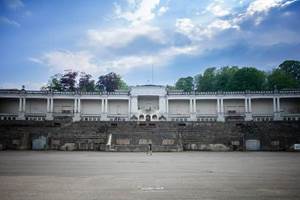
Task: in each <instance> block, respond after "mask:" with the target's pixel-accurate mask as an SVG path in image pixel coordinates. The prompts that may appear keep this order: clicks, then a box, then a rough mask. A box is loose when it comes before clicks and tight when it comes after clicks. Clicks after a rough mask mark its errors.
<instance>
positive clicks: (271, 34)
mask: <svg viewBox="0 0 300 200" xmlns="http://www.w3.org/2000/svg"><path fill="white" fill-rule="evenodd" d="M299 19H300V1H299V0H206V1H204V0H97V1H96V0H91V1H84V0H51V1H49V0H28V1H26V0H0V70H1V73H0V88H12V87H13V88H20V87H21V85H23V84H24V85H26V88H27V89H38V88H40V86H41V85H42V84H45V83H46V82H47V80H48V78H49V76H51V75H53V74H55V73H61V72H63V71H64V70H71V69H72V70H76V71H85V72H88V73H90V74H92V75H93V76H94V77H98V76H99V75H101V74H105V73H108V72H111V71H114V72H116V73H119V74H121V75H122V77H123V78H124V80H125V81H126V82H127V83H128V84H130V85H136V84H149V83H152V78H151V77H152V76H151V74H152V73H151V72H152V68H153V72H154V83H155V84H173V83H174V82H175V81H176V79H177V78H179V77H183V76H189V75H192V76H194V75H195V74H198V73H201V72H203V71H204V70H205V68H207V67H212V66H215V67H221V66H227V65H239V66H255V67H257V68H260V69H263V70H271V69H272V68H273V67H276V66H277V65H278V64H280V63H281V62H282V61H284V60H286V59H296V60H300V20H299ZM152 66H153V67H152Z"/></svg>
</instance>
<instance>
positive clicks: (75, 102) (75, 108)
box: [73, 98, 77, 114]
mask: <svg viewBox="0 0 300 200" xmlns="http://www.w3.org/2000/svg"><path fill="white" fill-rule="evenodd" d="M73 112H74V114H75V113H77V99H76V98H75V99H74V108H73Z"/></svg>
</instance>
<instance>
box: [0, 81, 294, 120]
mask: <svg viewBox="0 0 300 200" xmlns="http://www.w3.org/2000/svg"><path fill="white" fill-rule="evenodd" d="M68 118H69V119H70V118H72V120H73V121H220V122H224V121H229V120H245V121H252V120H253V121H273V120H274V121H280V120H300V91H299V90H289V91H287V90H284V91H257V92H254V91H248V92H192V93H184V92H182V91H168V90H167V89H166V88H165V87H164V86H156V85H143V86H135V87H132V88H131V89H130V90H129V91H116V92H113V93H101V92H49V91H27V90H0V120H39V121H42V120H56V119H68Z"/></svg>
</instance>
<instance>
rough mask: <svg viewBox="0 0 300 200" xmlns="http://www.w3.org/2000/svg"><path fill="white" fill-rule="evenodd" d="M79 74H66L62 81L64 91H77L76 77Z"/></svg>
mask: <svg viewBox="0 0 300 200" xmlns="http://www.w3.org/2000/svg"><path fill="white" fill-rule="evenodd" d="M77 75H78V72H66V73H64V74H63V76H62V77H61V79H60V83H61V86H62V89H63V91H68V92H73V91H75V89H76V77H77Z"/></svg>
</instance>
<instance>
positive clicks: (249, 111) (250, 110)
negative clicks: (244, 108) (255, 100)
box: [248, 98, 252, 114]
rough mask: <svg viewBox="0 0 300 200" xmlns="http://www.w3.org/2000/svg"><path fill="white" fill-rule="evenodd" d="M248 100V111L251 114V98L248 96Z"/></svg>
mask: <svg viewBox="0 0 300 200" xmlns="http://www.w3.org/2000/svg"><path fill="white" fill-rule="evenodd" d="M248 101H249V108H248V109H249V112H250V113H251V114H252V100H251V98H249V99H248Z"/></svg>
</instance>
